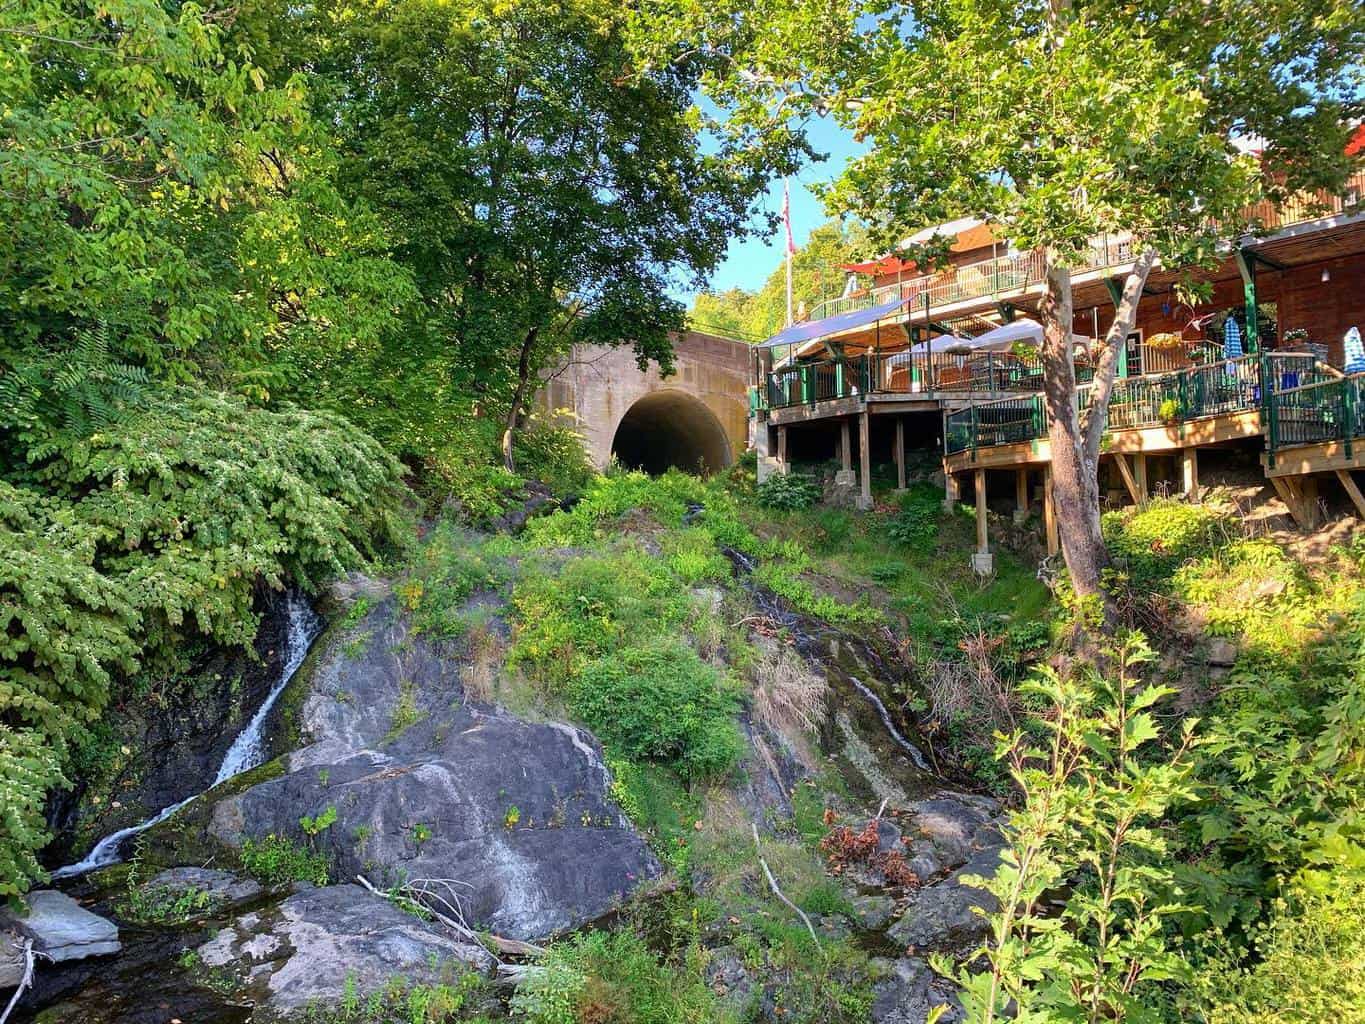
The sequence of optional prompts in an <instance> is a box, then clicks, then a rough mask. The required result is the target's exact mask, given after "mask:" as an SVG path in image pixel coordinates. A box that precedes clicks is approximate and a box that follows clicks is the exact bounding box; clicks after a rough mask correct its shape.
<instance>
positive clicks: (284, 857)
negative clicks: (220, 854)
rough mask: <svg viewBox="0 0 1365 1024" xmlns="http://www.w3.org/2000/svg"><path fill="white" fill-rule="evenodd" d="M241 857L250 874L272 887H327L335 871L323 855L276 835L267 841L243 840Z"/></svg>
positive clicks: (267, 838)
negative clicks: (292, 884)
mask: <svg viewBox="0 0 1365 1024" xmlns="http://www.w3.org/2000/svg"><path fill="white" fill-rule="evenodd" d="M239 856H240V857H241V860H242V867H243V868H244V869H245V870H246V872H247V874H249V875H251V876H252V877H253V878H255V879H256V880H257V881H258V882H260V883H262V884H263V885H269V886H276V885H284V884H286V883H288V882H311V883H312V884H313V885H326V884H327V883H328V881H329V878H330V875H331V871H332V865H331V862H329V861H328V859H327V858H326V857H325V856H323V855H322V854H320V853H315V852H314V851H312V850H308V849H305V848H304V847H302V846H298V845H297V844H295V843H292V842H290V841H289V839H287V838H285V837H284V836H279V835H275V834H274V833H273V832H272V833H271V834H270V835H268V836H266V837H265V838H264V839H251V838H250V837H248V838H246V839H244V840H242V849H241V851H240V853H239Z"/></svg>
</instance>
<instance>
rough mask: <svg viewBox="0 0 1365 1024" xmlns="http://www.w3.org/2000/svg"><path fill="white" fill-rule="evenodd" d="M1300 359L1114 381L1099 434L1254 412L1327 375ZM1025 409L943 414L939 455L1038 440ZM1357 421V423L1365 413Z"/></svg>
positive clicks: (1245, 360) (1037, 401)
mask: <svg viewBox="0 0 1365 1024" xmlns="http://www.w3.org/2000/svg"><path fill="white" fill-rule="evenodd" d="M1304 359H1308V360H1312V359H1313V357H1312V356H1308V355H1303V356H1300V355H1298V354H1292V355H1287V356H1275V355H1272V356H1271V357H1270V358H1268V359H1266V360H1265V361H1262V358H1261V356H1260V355H1258V354H1255V353H1253V354H1252V355H1247V356H1242V357H1240V358H1238V359H1230V360H1223V361H1221V362H1217V363H1209V364H1207V365H1204V366H1195V367H1190V368H1189V369H1186V370H1181V371H1179V372H1177V373H1170V374H1164V375H1161V376H1153V377H1126V378H1120V379H1118V380H1116V381H1114V387H1113V391H1112V392H1111V393H1110V396H1109V410H1108V419H1107V421H1106V430H1110V431H1112V430H1132V429H1136V428H1139V427H1157V426H1162V425H1166V426H1175V425H1178V424H1180V423H1185V422H1189V421H1191V420H1197V419H1201V418H1203V417H1205V416H1222V415H1227V414H1228V413H1234V412H1246V411H1249V410H1252V409H1258V408H1261V407H1262V404H1263V403H1262V399H1263V396H1267V395H1269V396H1272V397H1273V396H1275V395H1276V394H1277V393H1278V391H1279V389H1280V388H1281V386H1282V385H1283V384H1284V383H1293V384H1294V385H1295V386H1297V377H1298V375H1299V374H1309V375H1313V374H1318V373H1324V374H1326V373H1330V372H1334V371H1330V368H1328V369H1327V370H1319V369H1318V368H1317V367H1316V366H1309V365H1305V364H1303V363H1302V362H1301V360H1304ZM1342 381H1343V378H1340V377H1332V378H1331V379H1330V380H1329V381H1328V384H1329V385H1330V384H1341V383H1342ZM1314 386H1316V385H1314ZM1093 389H1094V385H1093V384H1086V385H1082V386H1081V387H1079V388H1077V389H1076V404H1077V408H1078V410H1079V411H1080V412H1081V413H1082V414H1084V413H1085V412H1086V411H1087V410H1088V409H1089V408H1090V399H1091V394H1092V392H1093ZM1298 390H1300V391H1302V390H1304V389H1303V388H1298ZM1286 393H1292V392H1286ZM1029 401H1030V399H1025V398H1020V399H1002V400H997V401H992V402H981V403H977V404H973V405H972V406H970V407H968V408H966V409H961V410H958V411H957V412H954V413H950V414H949V415H948V416H947V417H946V422H945V428H944V450H945V451H946V453H947V454H949V455H955V454H957V453H958V452H962V451H968V450H976V449H979V448H990V447H994V446H996V445H1001V444H1017V443H1020V442H1023V441H1035V440H1039V439H1041V438H1043V437H1046V436H1047V421H1046V418H1045V417H1044V415H1043V405H1042V398H1041V396H1032V401H1033V402H1034V405H1033V407H1032V409H1031V410H1030V411H1029V415H1028V416H1025V415H1024V412H1025V403H1027V402H1029ZM1032 410H1036V412H1033V411H1032ZM1361 418H1362V421H1365V413H1363V414H1361ZM1286 443H1299V444H1302V443H1306V442H1303V441H1297V442H1286Z"/></svg>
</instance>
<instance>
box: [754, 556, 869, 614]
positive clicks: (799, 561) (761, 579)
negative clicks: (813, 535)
mask: <svg viewBox="0 0 1365 1024" xmlns="http://www.w3.org/2000/svg"><path fill="white" fill-rule="evenodd" d="M768 550H769V551H779V552H781V555H780V556H776V557H770V558H767V559H765V560H764V561H763V562H761V563H760V564H759V567H758V569H757V570H756V571H755V572H754V580H755V581H756V582H757V583H759V584H760V585H762V586H765V587H767V588H768V589H769V590H771V591H772V592H773V593H774V594H776V595H778V596H779V597H781V598H783V599H784V600H786V601H787V602H788V603H790V604H791V606H792V607H793V608H795V609H796V610H797V611H799V612H804V613H805V614H806V615H813V616H814V617H816V618H818V619H824V620H825V621H826V622H830V623H833V624H834V625H837V626H871V625H876V624H877V623H879V622H881V621H883V618H882V614H881V612H879V611H878V610H877V609H876V608H874V607H872V606H871V605H870V604H867V603H866V602H865V601H863V600H861V599H860V600H858V601H857V602H853V603H850V602H846V601H841V600H839V599H838V598H835V597H833V596H831V595H830V594H827V593H824V592H822V591H818V590H816V589H815V587H814V586H812V585H811V583H810V581H809V580H806V579H804V578H802V575H801V574H802V573H803V572H806V571H808V570H809V569H810V568H811V562H810V559H809V558H807V557H806V555H805V553H804V552H802V551H800V550H799V549H797V548H794V547H792V546H782V547H778V548H775V549H774V548H772V547H770V548H769V549H768ZM782 556H785V557H782Z"/></svg>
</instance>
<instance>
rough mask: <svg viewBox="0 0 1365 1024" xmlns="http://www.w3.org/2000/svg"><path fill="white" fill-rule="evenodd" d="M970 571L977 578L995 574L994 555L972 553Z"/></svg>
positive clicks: (989, 553) (981, 552)
mask: <svg viewBox="0 0 1365 1024" xmlns="http://www.w3.org/2000/svg"><path fill="white" fill-rule="evenodd" d="M972 571H973V572H975V573H976V574H977V575H978V576H989V575H990V574H991V573H993V572H995V555H994V554H992V553H991V552H989V551H973V552H972Z"/></svg>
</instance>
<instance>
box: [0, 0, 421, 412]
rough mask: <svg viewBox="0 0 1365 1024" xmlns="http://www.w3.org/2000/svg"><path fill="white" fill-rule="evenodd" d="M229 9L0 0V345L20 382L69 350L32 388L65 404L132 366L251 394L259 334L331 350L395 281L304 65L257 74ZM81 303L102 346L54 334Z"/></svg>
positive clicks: (379, 308)
mask: <svg viewBox="0 0 1365 1024" xmlns="http://www.w3.org/2000/svg"><path fill="white" fill-rule="evenodd" d="M236 27H237V26H236V24H234V21H233V19H222V18H219V17H217V16H216V14H215V12H213V11H210V10H205V9H204V8H203V7H201V6H199V5H196V4H184V5H171V6H167V5H165V4H161V3H157V2H155V0H112V2H111V3H108V4H105V5H101V6H99V7H93V6H90V5H79V4H75V5H73V4H64V3H56V2H52V0H20V2H17V3H13V4H10V5H8V6H6V7H5V8H4V10H3V11H2V12H0V33H3V35H4V37H5V39H6V42H7V46H6V58H7V59H6V61H5V63H4V66H3V67H2V68H0V94H3V95H4V96H5V97H6V137H7V139H8V140H9V142H10V145H9V146H8V147H7V153H8V158H7V159H6V160H5V161H4V162H3V164H0V224H2V225H4V227H3V229H0V318H2V319H3V321H4V323H5V324H6V329H5V331H4V341H3V342H0V363H7V364H10V365H13V366H16V367H18V371H19V373H20V375H21V376H22V377H24V378H25V380H26V381H28V382H30V383H31V382H32V377H31V375H30V371H31V370H32V369H33V368H34V367H35V366H43V365H46V366H50V367H53V368H59V367H67V368H68V369H69V370H70V371H72V372H70V373H69V374H67V375H66V376H64V377H59V378H58V379H54V381H53V384H54V386H53V387H52V388H51V389H50V391H49V392H48V394H49V397H56V398H58V399H61V398H62V396H64V403H63V404H64V405H65V408H67V409H76V408H82V407H83V408H84V411H85V412H87V413H95V414H97V415H96V416H95V417H94V419H96V420H97V419H98V418H99V417H98V414H99V413H100V411H101V403H102V402H103V401H104V399H106V398H107V397H108V396H109V395H110V393H111V386H115V385H123V386H129V385H135V384H137V383H139V382H140V380H139V378H140V373H139V371H138V370H137V369H136V368H137V367H143V368H145V369H146V370H147V371H148V373H149V374H150V375H153V376H155V377H157V378H160V379H176V378H178V379H184V378H185V377H187V376H188V375H190V374H192V373H193V372H195V371H196V370H198V371H201V372H206V373H208V374H211V375H212V376H213V377H214V378H215V383H218V384H220V385H223V386H228V387H231V388H233V389H234V390H240V391H243V392H246V393H250V394H252V395H253V397H257V398H264V397H265V395H266V393H267V391H268V389H269V388H270V387H271V386H273V385H276V384H280V383H282V379H281V378H282V374H281V370H280V367H279V366H278V364H276V363H274V362H273V360H272V359H271V358H270V350H271V349H273V348H275V347H276V346H278V345H282V344H286V343H287V344H290V345H293V346H298V348H299V350H300V352H299V354H301V350H303V349H308V350H310V351H311V352H312V353H313V354H315V355H322V354H323V353H328V354H331V353H336V352H337V351H340V350H344V349H345V348H346V347H347V346H348V345H350V346H354V345H355V344H356V343H357V341H358V339H362V338H366V337H371V336H373V335H375V334H377V333H381V332H383V331H384V330H385V329H387V328H388V327H389V326H390V324H391V322H392V320H393V312H394V310H395V308H396V307H397V306H400V305H402V304H403V303H404V302H405V301H406V300H407V299H408V298H409V297H410V296H411V294H412V284H411V279H410V277H409V275H408V274H407V273H406V272H405V271H403V270H402V269H400V268H398V267H397V266H395V265H394V264H393V263H392V262H390V261H389V260H388V259H387V256H386V248H387V244H386V240H385V239H384V238H383V236H382V232H381V231H380V230H379V227H378V225H377V223H376V222H375V220H374V218H373V217H372V216H371V215H370V214H369V213H368V211H366V210H364V209H363V208H359V207H353V206H349V205H347V204H346V203H345V202H344V201H343V200H342V199H341V198H340V196H339V195H338V193H337V190H336V188H335V187H334V184H333V170H334V161H333V158H332V154H331V151H330V150H329V149H328V148H327V147H326V146H319V145H318V144H317V143H318V141H319V139H318V136H317V133H316V128H317V126H316V125H315V124H314V123H313V122H312V121H311V120H310V119H309V118H308V116H307V113H306V111H305V109H304V91H303V88H302V83H301V82H300V81H299V80H296V79H292V78H288V76H284V77H282V79H281V80H280V81H278V82H273V83H270V82H267V81H266V76H265V74H264V73H263V71H262V69H261V67H260V66H258V65H257V64H256V63H255V62H254V60H253V55H252V53H251V48H250V46H248V45H247V40H246V38H244V37H241V36H238V37H236V38H233V33H234V30H235V29H236ZM97 323H99V324H107V325H108V328H109V346H108V354H109V359H108V361H103V360H101V361H99V362H94V361H83V360H82V358H81V355H80V353H79V351H77V353H76V354H75V355H74V356H73V355H71V354H69V353H66V352H65V351H64V350H65V349H66V348H67V347H68V345H69V338H70V335H71V331H72V329H79V328H82V327H86V328H89V327H93V326H94V325H95V324H97ZM79 344H80V345H83V344H84V343H83V342H81V343H79ZM314 369H316V365H315V367H314ZM87 370H88V371H90V372H87ZM101 378H102V379H101ZM90 398H94V399H95V400H94V401H86V399H90ZM7 412H8V410H7V409H6V410H0V425H3V426H9V425H10V424H9V423H6V422H4V420H5V416H6V413H7ZM67 425H68V426H74V424H72V423H69V422H68V424H67Z"/></svg>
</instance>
